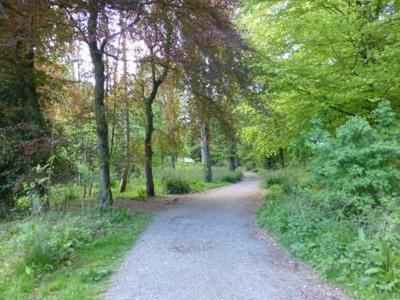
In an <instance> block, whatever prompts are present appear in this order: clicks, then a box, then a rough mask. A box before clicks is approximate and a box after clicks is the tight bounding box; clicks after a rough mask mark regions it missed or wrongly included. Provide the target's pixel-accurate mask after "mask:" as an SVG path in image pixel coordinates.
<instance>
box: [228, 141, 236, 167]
mask: <svg viewBox="0 0 400 300" xmlns="http://www.w3.org/2000/svg"><path fill="white" fill-rule="evenodd" d="M236 156H237V155H236V145H235V144H234V143H232V144H231V146H230V149H229V170H231V171H235V170H236V167H237V166H236V163H237V161H236Z"/></svg>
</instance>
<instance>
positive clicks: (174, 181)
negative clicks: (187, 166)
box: [163, 174, 191, 194]
mask: <svg viewBox="0 0 400 300" xmlns="http://www.w3.org/2000/svg"><path fill="white" fill-rule="evenodd" d="M163 183H164V186H165V190H166V192H167V193H168V194H187V193H190V191H191V189H190V183H189V182H188V181H187V180H185V179H183V178H180V177H178V176H176V175H173V174H170V176H168V177H167V176H166V177H164V178H163Z"/></svg>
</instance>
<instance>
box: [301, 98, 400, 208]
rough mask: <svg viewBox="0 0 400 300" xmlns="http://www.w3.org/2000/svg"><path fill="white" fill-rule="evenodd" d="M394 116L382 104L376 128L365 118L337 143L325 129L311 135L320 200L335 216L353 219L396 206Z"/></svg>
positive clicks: (339, 134) (341, 132)
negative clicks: (354, 215) (385, 205)
mask: <svg viewBox="0 0 400 300" xmlns="http://www.w3.org/2000/svg"><path fill="white" fill-rule="evenodd" d="M390 114H391V112H390V108H389V105H388V103H386V102H381V103H380V104H379V107H378V110H377V111H375V112H374V115H375V116H377V118H378V123H377V125H376V128H372V126H371V125H370V124H369V123H368V122H367V120H365V119H363V118H360V117H352V118H350V119H349V121H348V122H347V123H346V124H344V125H342V126H340V127H339V128H338V129H337V130H336V134H335V136H334V137H333V136H331V135H330V134H329V133H327V132H326V131H323V130H321V128H316V129H315V130H313V131H312V132H311V133H310V134H309V145H310V148H311V149H312V152H313V153H314V159H313V162H312V164H311V170H312V172H313V174H314V177H313V182H314V184H316V185H319V186H321V187H322V188H324V189H323V191H322V192H321V193H320V195H319V199H320V201H321V202H324V203H325V205H328V206H330V207H331V208H330V209H331V210H336V211H338V212H339V213H342V214H343V215H345V216H349V215H352V214H355V213H357V214H362V213H367V212H368V211H370V210H371V209H373V208H374V207H376V206H381V205H384V204H385V203H387V202H388V201H396V200H395V198H396V197H397V194H398V193H399V192H400V188H399V178H400V177H399V176H400V175H399V174H400V169H399V168H398V164H397V162H398V161H399V159H400V143H399V141H400V140H399V138H398V137H399V136H398V134H397V133H396V129H397V124H396V123H397V122H396V120H395V119H394V118H391V117H390ZM381 120H382V121H383V122H382V121H381ZM388 133H389V134H388ZM390 133H391V134H390ZM390 199H392V200H390ZM383 202H384V203H383Z"/></svg>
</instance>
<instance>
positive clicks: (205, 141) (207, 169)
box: [200, 121, 213, 182]
mask: <svg viewBox="0 0 400 300" xmlns="http://www.w3.org/2000/svg"><path fill="white" fill-rule="evenodd" d="M200 147H201V158H202V162H203V168H204V181H205V182H211V181H212V177H213V176H212V168H211V155H210V125H209V123H208V122H204V121H200Z"/></svg>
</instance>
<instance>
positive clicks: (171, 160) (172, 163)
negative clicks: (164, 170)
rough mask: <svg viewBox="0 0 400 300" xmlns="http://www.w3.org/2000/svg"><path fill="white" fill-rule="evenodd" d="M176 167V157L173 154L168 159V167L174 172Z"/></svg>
mask: <svg viewBox="0 0 400 300" xmlns="http://www.w3.org/2000/svg"><path fill="white" fill-rule="evenodd" d="M175 165H176V155H175V154H171V156H170V157H169V166H170V168H171V169H172V170H175V167H176V166H175Z"/></svg>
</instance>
